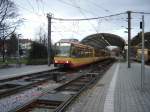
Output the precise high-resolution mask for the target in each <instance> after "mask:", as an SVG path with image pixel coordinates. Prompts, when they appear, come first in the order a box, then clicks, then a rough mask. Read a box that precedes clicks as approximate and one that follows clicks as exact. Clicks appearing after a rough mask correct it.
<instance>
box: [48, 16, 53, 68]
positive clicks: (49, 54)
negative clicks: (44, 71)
mask: <svg viewBox="0 0 150 112" xmlns="http://www.w3.org/2000/svg"><path fill="white" fill-rule="evenodd" d="M47 18H48V44H47V51H48V66H50V65H51V62H52V45H51V23H52V22H51V20H52V14H47Z"/></svg>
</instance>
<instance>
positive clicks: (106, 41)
mask: <svg viewBox="0 0 150 112" xmlns="http://www.w3.org/2000/svg"><path fill="white" fill-rule="evenodd" d="M81 43H83V44H87V45H90V46H93V47H94V48H97V49H103V48H106V47H108V46H118V47H119V48H121V49H123V48H124V46H125V40H124V39H123V38H121V37H120V36H117V35H114V34H110V33H97V34H92V35H89V36H87V37H85V38H84V39H83V40H82V41H81Z"/></svg>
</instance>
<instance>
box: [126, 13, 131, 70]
mask: <svg viewBox="0 0 150 112" xmlns="http://www.w3.org/2000/svg"><path fill="white" fill-rule="evenodd" d="M127 14H128V68H130V67H131V62H130V53H131V11H127Z"/></svg>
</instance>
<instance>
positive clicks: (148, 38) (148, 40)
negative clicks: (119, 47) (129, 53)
mask: <svg viewBox="0 0 150 112" xmlns="http://www.w3.org/2000/svg"><path fill="white" fill-rule="evenodd" d="M141 35H142V34H141V33H138V34H137V35H136V36H135V37H133V38H132V40H131V45H132V46H134V47H135V46H136V47H140V48H141V45H142V37H141ZM144 38H145V48H148V49H150V32H146V33H144Z"/></svg>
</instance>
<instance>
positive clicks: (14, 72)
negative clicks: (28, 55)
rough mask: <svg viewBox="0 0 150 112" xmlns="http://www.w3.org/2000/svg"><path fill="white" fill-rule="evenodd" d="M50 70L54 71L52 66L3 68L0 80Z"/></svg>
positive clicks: (0, 71) (0, 70)
mask: <svg viewBox="0 0 150 112" xmlns="http://www.w3.org/2000/svg"><path fill="white" fill-rule="evenodd" d="M51 69H55V67H54V65H51V66H47V65H27V66H21V67H12V68H4V69H0V80H1V79H6V78H10V77H15V76H19V75H26V74H30V73H35V72H40V71H46V70H51Z"/></svg>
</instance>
